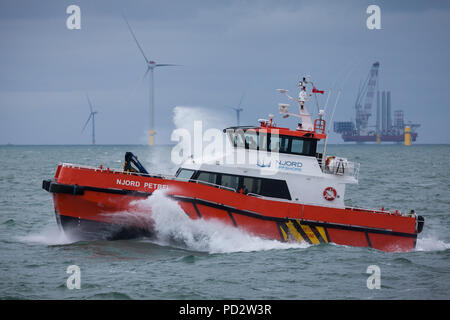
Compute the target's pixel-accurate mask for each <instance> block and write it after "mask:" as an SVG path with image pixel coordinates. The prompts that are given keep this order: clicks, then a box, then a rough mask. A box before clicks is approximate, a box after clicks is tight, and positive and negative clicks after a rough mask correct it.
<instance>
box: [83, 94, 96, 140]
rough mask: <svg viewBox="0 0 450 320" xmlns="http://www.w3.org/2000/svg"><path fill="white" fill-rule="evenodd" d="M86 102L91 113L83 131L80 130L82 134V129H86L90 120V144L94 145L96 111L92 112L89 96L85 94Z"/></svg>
mask: <svg viewBox="0 0 450 320" xmlns="http://www.w3.org/2000/svg"><path fill="white" fill-rule="evenodd" d="M86 97H87V101H88V103H89V109H90V110H91V113H90V114H89V118H88V119H87V121H86V123H85V124H84V127H83V130H81V133H83V131H84V129H86V127H87V125H88V123H89V121H90V120H91V119H92V144H95V115H96V114H97V113H98V112H97V111H94V110H93V109H92V103H91V100H90V99H89V95H88V94H86Z"/></svg>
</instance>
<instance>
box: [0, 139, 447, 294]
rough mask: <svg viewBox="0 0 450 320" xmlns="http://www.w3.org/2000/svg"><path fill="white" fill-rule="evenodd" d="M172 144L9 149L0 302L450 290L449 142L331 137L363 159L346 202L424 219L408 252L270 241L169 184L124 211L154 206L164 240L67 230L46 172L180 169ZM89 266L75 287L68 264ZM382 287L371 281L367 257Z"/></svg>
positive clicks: (336, 149) (344, 152)
mask: <svg viewBox="0 0 450 320" xmlns="http://www.w3.org/2000/svg"><path fill="white" fill-rule="evenodd" d="M171 148H172V147H170V146H156V147H153V148H149V147H147V146H0V163H1V167H2V170H1V171H0V299H449V298H450V213H449V211H450V196H449V193H450V166H449V160H448V159H450V146H448V145H412V146H410V147H405V146H402V145H331V146H329V147H328V152H327V153H328V154H332V155H337V156H343V157H347V158H348V159H349V160H351V161H356V162H360V163H361V168H360V176H359V178H360V182H359V185H350V186H348V187H347V193H346V204H347V205H349V206H355V207H365V208H375V209H380V208H381V207H384V208H385V209H388V210H396V209H398V210H400V211H402V212H405V211H409V210H411V209H414V210H415V211H416V213H417V214H420V215H422V216H424V217H425V227H424V229H423V232H422V233H421V234H420V235H419V237H418V241H417V247H416V249H415V250H414V251H411V252H406V253H386V252H382V251H378V250H375V249H370V248H356V247H350V246H341V245H335V244H321V245H308V244H298V243H294V244H288V243H281V242H278V241H275V240H267V239H261V238H258V237H255V236H252V235H249V234H246V233H244V232H242V231H240V230H238V229H236V228H232V227H227V226H224V225H222V224H220V223H218V222H214V221H211V222H208V221H204V220H196V221H194V220H190V219H189V218H187V216H186V215H185V214H184V213H183V211H182V210H181V209H180V207H179V206H178V205H177V203H176V202H174V201H173V200H171V199H168V198H166V197H165V196H164V194H163V193H162V192H156V193H155V194H154V195H152V196H151V197H150V198H148V199H146V200H142V201H141V203H140V204H139V206H138V207H139V209H137V211H136V212H126V213H123V217H122V218H123V219H140V221H141V223H142V224H143V226H144V227H145V226H146V223H149V225H150V222H149V220H148V211H149V210H151V211H152V212H153V213H152V214H153V217H152V219H153V222H154V225H155V229H156V232H157V238H156V239H152V240H150V239H146V238H141V239H133V240H119V241H83V242H75V241H73V240H72V239H70V237H68V236H67V235H65V234H64V233H63V232H62V231H60V230H59V229H58V226H57V224H56V220H55V216H54V209H53V201H52V197H51V194H49V193H48V192H46V191H44V190H43V189H42V180H43V179H48V178H51V177H53V175H54V173H55V170H56V166H57V164H58V163H60V162H69V163H76V164H81V165H92V166H98V165H100V164H102V165H103V166H104V167H110V168H116V169H120V168H121V167H122V165H123V158H124V154H125V152H126V151H132V152H133V153H135V154H136V155H137V156H138V157H139V160H140V161H141V162H142V163H143V165H144V166H145V167H146V169H147V170H148V171H149V172H154V173H164V174H173V173H174V172H175V171H176V169H177V168H176V166H175V165H173V164H172V163H171V162H170V161H168V159H170V152H171ZM71 265H76V266H78V267H79V270H80V289H72V290H71V289H69V288H68V287H67V279H68V277H69V276H70V274H68V273H67V269H68V267H69V266H71ZM373 265H375V266H378V267H379V270H380V284H381V286H380V289H369V288H368V286H367V279H368V277H370V276H371V273H368V272H367V270H368V267H369V266H373Z"/></svg>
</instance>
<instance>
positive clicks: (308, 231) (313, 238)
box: [299, 223, 320, 244]
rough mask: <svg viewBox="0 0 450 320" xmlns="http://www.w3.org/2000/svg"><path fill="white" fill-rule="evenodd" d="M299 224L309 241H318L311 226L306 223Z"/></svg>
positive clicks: (317, 242)
mask: <svg viewBox="0 0 450 320" xmlns="http://www.w3.org/2000/svg"><path fill="white" fill-rule="evenodd" d="M299 225H300V226H301V227H302V229H303V231H304V232H305V233H306V235H307V236H308V238H309V240H311V242H312V243H313V244H319V243H320V241H319V239H317V237H316V235H315V234H314V232H313V231H312V230H311V228H310V227H309V226H307V225H303V224H300V223H299Z"/></svg>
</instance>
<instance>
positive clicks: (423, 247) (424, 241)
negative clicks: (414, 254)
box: [415, 238, 450, 251]
mask: <svg viewBox="0 0 450 320" xmlns="http://www.w3.org/2000/svg"><path fill="white" fill-rule="evenodd" d="M447 249H450V243H446V242H444V241H442V240H439V239H437V238H418V239H417V244H416V249H415V250H416V251H442V250H447Z"/></svg>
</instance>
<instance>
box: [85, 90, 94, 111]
mask: <svg viewBox="0 0 450 320" xmlns="http://www.w3.org/2000/svg"><path fill="white" fill-rule="evenodd" d="M86 98H87V101H88V103H89V108H90V109H91V113H92V112H93V110H92V103H91V100H90V99H89V95H88V94H87V93H86Z"/></svg>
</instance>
